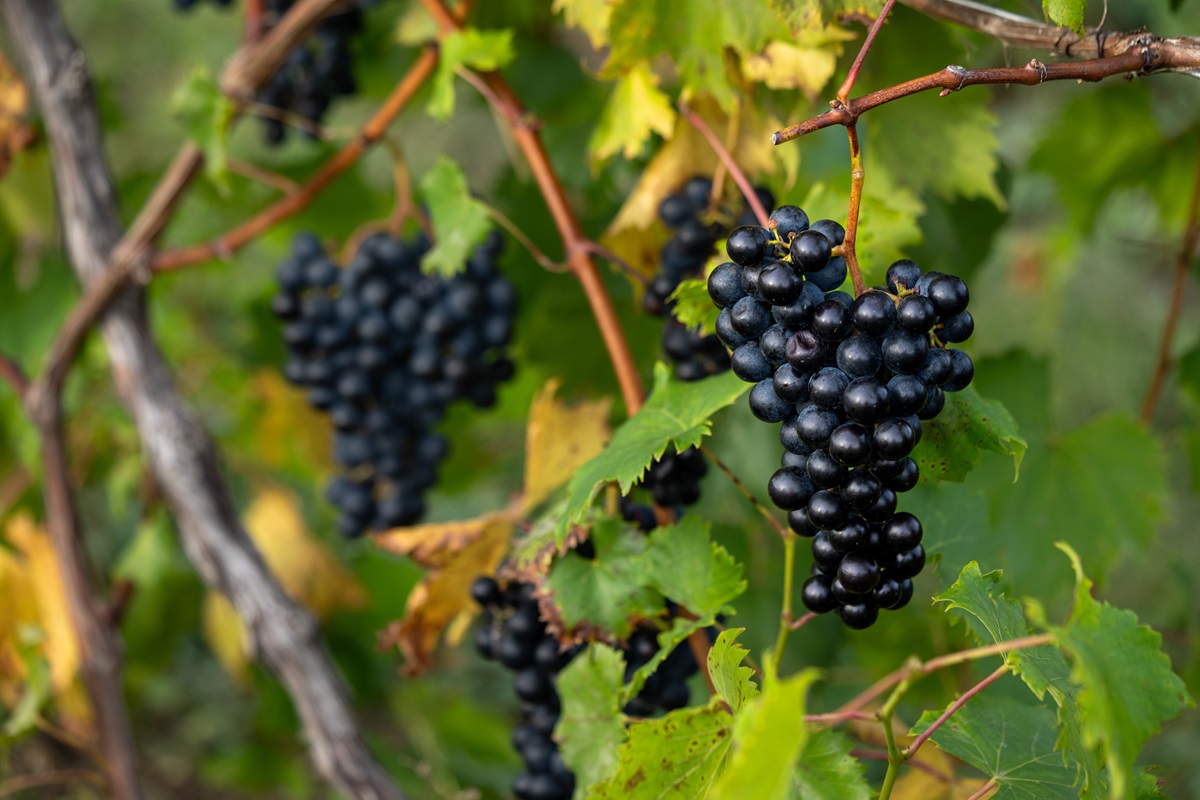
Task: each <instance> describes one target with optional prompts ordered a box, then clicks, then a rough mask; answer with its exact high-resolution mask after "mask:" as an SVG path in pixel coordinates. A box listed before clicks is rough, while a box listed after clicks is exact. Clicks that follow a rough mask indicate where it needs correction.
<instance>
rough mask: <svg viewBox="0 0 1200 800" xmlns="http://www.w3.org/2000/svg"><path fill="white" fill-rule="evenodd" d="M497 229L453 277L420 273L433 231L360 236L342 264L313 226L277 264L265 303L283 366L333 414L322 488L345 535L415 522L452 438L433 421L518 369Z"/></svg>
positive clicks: (489, 400) (487, 402) (487, 398)
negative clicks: (511, 350) (278, 328)
mask: <svg viewBox="0 0 1200 800" xmlns="http://www.w3.org/2000/svg"><path fill="white" fill-rule="evenodd" d="M502 246H503V239H502V238H501V237H500V235H499V234H498V233H497V232H495V231H493V232H492V233H491V234H489V236H488V238H487V240H486V241H485V242H484V243H483V244H481V245H479V247H477V248H476V250H475V252H474V254H473V255H472V256H471V258H470V259H469V260H468V261H467V263H466V266H465V268H464V269H463V271H462V272H460V273H458V274H457V275H455V276H454V277H452V278H444V277H441V276H437V275H425V274H422V272H421V267H420V262H421V256H422V255H423V254H424V253H425V252H426V251H427V250H428V249H429V240H428V239H427V238H426V237H425V236H424V235H423V234H420V235H418V236H416V237H415V238H412V239H410V240H407V241H406V240H402V239H397V238H393V237H391V236H385V235H375V236H372V237H370V238H367V239H365V240H364V241H363V242H362V244H361V245H360V246H359V247H358V250H357V251H356V252H355V254H354V257H353V259H352V260H351V262H350V264H349V265H348V266H347V267H346V268H345V269H339V268H338V267H337V266H336V265H335V264H334V263H333V262H332V261H331V260H330V259H329V257H328V256H326V254H325V251H324V250H323V249H322V247H321V244H320V242H319V241H317V239H316V238H315V237H314V236H312V235H309V234H301V235H300V236H297V237H296V239H295V240H294V242H293V245H292V256H291V258H289V259H287V260H286V261H284V262H283V263H282V264H280V265H279V268H278V270H277V272H276V276H277V279H278V281H279V288H280V291H279V294H278V295H276V297H275V299H274V300H273V301H272V307H273V309H274V311H275V313H276V315H278V317H279V318H280V319H281V320H282V321H283V338H284V341H285V343H286V345H287V348H288V360H287V363H286V365H285V367H284V375H285V377H286V378H287V379H288V380H289V381H290V382H292V383H294V384H296V385H298V386H303V387H305V388H306V389H307V390H308V401H309V403H310V404H311V405H312V406H313V407H315V408H318V409H320V410H322V411H326V412H328V414H329V418H330V420H331V421H332V422H333V425H334V428H335V434H334V456H335V458H336V459H337V461H338V463H339V464H340V465H341V466H342V467H343V468H344V472H343V474H341V475H339V476H338V477H336V478H334V479H333V480H332V481H330V483H329V485H328V486H327V487H326V496H327V497H328V499H329V501H330V502H331V503H333V504H334V505H335V506H336V507H337V508H338V509H339V511H340V516H339V519H338V530H339V531H341V533H342V534H343V535H345V536H348V537H352V536H358V535H360V534H362V533H363V532H364V531H365V530H367V529H371V530H386V529H388V528H392V527H395V526H397V525H409V524H412V523H414V522H416V521H417V520H418V519H420V517H421V516H422V514H423V513H424V511H425V503H424V499H423V495H424V492H425V490H426V489H428V488H429V487H430V486H432V485H433V484H434V483H435V482H436V480H437V467H438V464H439V463H440V462H441V460H442V459H443V458H444V457H445V456H446V453H447V443H446V440H445V438H444V437H442V436H441V435H440V434H438V433H437V432H436V431H435V430H434V425H435V424H436V423H437V422H438V421H439V420H440V419H441V418H442V416H443V415H444V414H445V412H446V408H447V406H449V405H450V404H451V403H452V402H454V401H456V400H458V399H461V398H469V399H470V400H471V401H472V402H474V404H475V405H476V406H479V407H480V408H486V407H488V406H491V405H492V404H493V403H495V401H496V385H497V384H498V383H500V382H501V381H504V380H507V379H508V378H510V377H511V376H512V374H513V364H512V362H511V361H509V360H508V359H507V358H505V357H504V356H503V355H501V354H500V353H501V350H502V349H503V348H504V346H505V345H507V344H508V342H509V340H510V338H511V337H512V326H513V316H514V314H515V312H516V306H517V297H516V291H515V290H514V288H513V285H512V284H511V283H510V282H509V281H508V280H507V279H506V278H505V277H504V276H503V275H501V274H500V273H499V272H498V271H497V269H496V258H497V256H498V255H499V253H500V250H501V247H502Z"/></svg>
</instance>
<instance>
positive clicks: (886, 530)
mask: <svg viewBox="0 0 1200 800" xmlns="http://www.w3.org/2000/svg"><path fill="white" fill-rule="evenodd" d="M922 533H923V531H922V529H921V521H920V520H919V519H917V518H916V517H915V516H914V515H912V514H909V513H908V512H906V511H902V512H900V513H899V514H896V515H894V516H893V517H892V518H891V519H889V520H888V521H887V522H885V523H884V524H883V536H884V539H886V540H887V544H888V547H890V548H892V549H893V550H896V551H904V550H912V549H913V548H914V547H916V546H917V545H919V544H920V543H921V535H922Z"/></svg>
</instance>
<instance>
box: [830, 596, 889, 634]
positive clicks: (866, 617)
mask: <svg viewBox="0 0 1200 800" xmlns="http://www.w3.org/2000/svg"><path fill="white" fill-rule="evenodd" d="M837 612H838V616H839V617H841V618H842V622H844V623H845V624H846V627H847V628H850V629H852V630H856V631H861V630H865V629H866V628H869V627H871V626H872V625H874V624H875V620H877V619H879V609H877V608H875V606H873V605H871V604H870V603H869V602H862V603H854V604H852V605H844V606H842V607H841V608H839V609H838V610H837Z"/></svg>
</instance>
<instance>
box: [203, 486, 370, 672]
mask: <svg viewBox="0 0 1200 800" xmlns="http://www.w3.org/2000/svg"><path fill="white" fill-rule="evenodd" d="M242 521H243V523H244V524H245V526H246V531H247V532H248V533H249V534H250V538H251V539H253V540H254V543H255V544H256V545H257V546H258V549H259V552H260V553H262V556H263V560H264V561H265V562H266V564H267V568H268V569H270V570H271V574H273V575H274V576H275V577H276V579H278V581H279V583H280V584H281V585H282V586H283V589H284V591H286V592H287V593H288V594H289V595H290V596H291V597H292V598H293V599H294V600H296V601H297V602H299V603H302V604H303V605H305V606H306V607H307V608H308V609H309V610H311V611H312V612H313V613H314V614H316V615H317V617H319V618H321V619H324V618H326V617H328V616H330V615H331V614H333V613H334V612H336V611H341V610H355V609H360V608H363V607H364V606H365V605H366V603H367V595H366V590H365V589H364V588H363V586H362V585H361V584H360V583H359V582H358V579H357V578H355V577H354V575H353V574H352V573H351V572H350V571H349V570H347V569H346V568H345V567H344V566H342V564H341V563H340V562H338V560H337V558H336V556H334V554H333V553H332V552H330V551H329V549H328V548H326V547H325V546H324V545H323V544H321V543H320V542H319V541H317V539H315V538H314V537H313V535H312V532H311V531H310V530H309V529H308V525H307V524H306V523H305V521H304V515H303V514H302V513H301V510H300V505H299V503H298V502H297V501H296V498H295V496H293V495H292V494H291V493H290V492H287V491H285V490H283V489H281V488H278V487H274V486H272V487H267V488H264V489H262V490H260V491H259V492H258V494H257V495H256V496H255V498H254V501H253V502H252V503H251V504H250V508H248V509H247V510H246V514H245V516H244V518H243V520H242ZM204 633H205V638H206V639H207V640H208V643H209V646H210V647H212V649H213V651H214V652H215V653H216V654H217V656H218V658H219V659H220V661H221V663H222V664H223V665H224V666H225V668H226V670H228V671H229V674H230V675H231V676H232V677H233V678H234V680H236V681H241V680H243V679H244V676H245V669H246V664H247V645H248V644H249V641H248V639H247V637H246V633H245V631H244V630H243V628H242V622H241V620H240V619H239V618H238V616H237V614H236V613H235V611H234V609H233V608H232V607H230V606H229V605H228V601H227V600H226V599H225V598H224V597H222V596H220V595H218V594H216V593H214V592H209V594H208V596H207V597H206V598H205V600H204Z"/></svg>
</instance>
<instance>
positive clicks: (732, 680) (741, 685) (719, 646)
mask: <svg viewBox="0 0 1200 800" xmlns="http://www.w3.org/2000/svg"><path fill="white" fill-rule="evenodd" d="M745 630H746V629H745V628H730V629H728V630H724V631H721V635H720V636H718V637H717V641H716V642H714V643H713V646H712V647H711V648H709V651H708V667H707V668H708V675H709V677H710V678H712V682H713V686H714V687H715V688H716V690H717V694H718V695H720V697H721V699H722V700H724V701H725V704H726V705H728V706H729V708H730V709H732V710H733V713H735V714H736V713H737V712H739V711H741V710H742V707H743V706H745V705H746V703H748V702H750V701H751V700H753V699H754V698H756V697H758V686H757V685H756V684H755V683H754V681H752V680H751V678H753V677H754V670H752V669H751V668H750V667H744V666H742V662H743V661H745V660H746V656H748V655H750V651H749V650H747V649H746V648H745V647H742V646H741V645H740V644H738V643H737V637H738V636H740V635H741V634H742V633H743V632H744V631H745Z"/></svg>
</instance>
